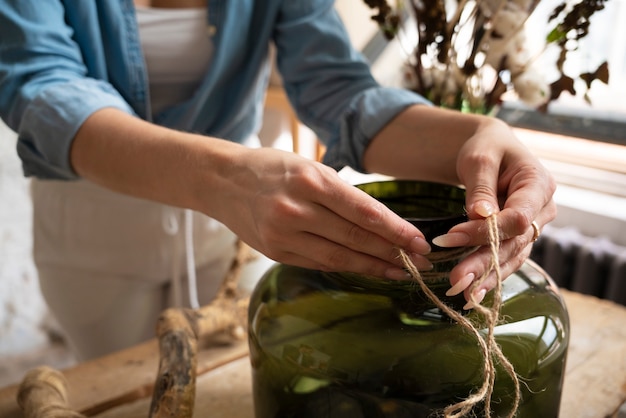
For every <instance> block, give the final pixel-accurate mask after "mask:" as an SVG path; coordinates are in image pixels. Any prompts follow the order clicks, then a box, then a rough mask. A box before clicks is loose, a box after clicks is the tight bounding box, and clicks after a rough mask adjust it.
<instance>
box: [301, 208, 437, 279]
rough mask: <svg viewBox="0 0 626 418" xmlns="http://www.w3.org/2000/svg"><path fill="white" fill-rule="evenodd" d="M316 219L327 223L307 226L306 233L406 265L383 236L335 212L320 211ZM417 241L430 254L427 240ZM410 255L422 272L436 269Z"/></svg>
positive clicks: (419, 258)
mask: <svg viewBox="0 0 626 418" xmlns="http://www.w3.org/2000/svg"><path fill="white" fill-rule="evenodd" d="M311 216H313V214H311ZM315 216H316V219H320V217H321V218H322V219H323V220H322V221H321V222H315V223H313V222H308V223H306V227H305V230H306V231H308V232H309V233H311V234H315V235H317V236H320V237H323V238H325V239H327V240H329V241H330V242H333V243H335V244H339V245H340V246H343V247H347V248H350V249H352V250H354V251H357V252H361V253H365V254H368V255H371V256H374V257H377V258H380V259H382V260H384V261H387V262H390V263H392V264H395V265H397V266H402V261H401V260H400V257H399V251H398V247H397V246H396V245H394V244H393V243H392V242H389V241H387V240H386V239H384V238H382V237H381V236H380V235H378V234H375V233H373V232H371V231H369V230H367V229H365V228H363V227H362V226H361V225H357V224H355V223H352V222H350V221H348V220H346V219H344V218H341V217H340V216H337V215H336V214H335V213H334V212H331V211H330V210H328V209H326V208H323V207H318V208H317V209H316V213H315ZM313 226H315V227H313ZM414 240H417V241H418V243H419V247H417V245H418V243H417V242H416V243H415V245H413V247H417V248H418V249H420V253H422V254H427V253H429V252H430V245H429V244H428V243H427V242H426V241H425V240H422V239H421V238H419V237H418V238H414ZM409 254H410V256H411V257H412V260H413V261H414V263H415V264H416V267H417V268H418V269H419V270H422V269H430V268H432V264H431V263H430V261H428V259H427V258H426V257H424V256H422V255H420V254H419V253H409Z"/></svg>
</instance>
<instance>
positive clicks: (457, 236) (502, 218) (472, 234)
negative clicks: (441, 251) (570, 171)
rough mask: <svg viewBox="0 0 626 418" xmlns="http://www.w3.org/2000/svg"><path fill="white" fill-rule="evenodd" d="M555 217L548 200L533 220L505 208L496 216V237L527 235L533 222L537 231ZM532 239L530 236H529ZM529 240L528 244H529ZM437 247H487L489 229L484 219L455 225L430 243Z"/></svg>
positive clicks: (514, 210) (552, 203)
mask: <svg viewBox="0 0 626 418" xmlns="http://www.w3.org/2000/svg"><path fill="white" fill-rule="evenodd" d="M555 216H556V204H555V202H554V201H553V200H550V201H549V202H548V203H547V204H546V205H545V206H544V207H543V208H542V210H541V211H540V212H539V213H538V214H537V216H536V217H535V218H534V219H529V218H528V217H527V216H526V215H525V214H524V212H520V211H518V210H517V209H510V208H505V209H503V210H502V211H501V212H499V213H498V215H497V221H498V231H499V232H498V236H499V238H500V240H501V241H505V240H508V239H512V238H514V237H516V236H518V235H522V234H525V233H527V232H528V231H529V230H530V229H531V228H532V227H531V224H532V222H535V223H536V224H537V226H538V227H539V230H540V231H541V229H542V228H543V226H544V225H546V224H547V223H549V222H550V221H552V220H553V219H554V218H555ZM530 237H531V238H532V234H531V235H530ZM530 241H532V239H531V240H529V241H528V242H529V243H530ZM432 242H433V243H434V244H435V245H437V246H439V247H462V246H475V245H487V244H488V243H489V228H488V226H487V222H486V221H485V220H484V219H475V220H470V221H467V222H464V223H462V224H459V225H455V226H454V227H452V228H450V230H449V231H448V232H447V233H446V234H444V235H440V236H438V237H435V238H434V239H433V241H432Z"/></svg>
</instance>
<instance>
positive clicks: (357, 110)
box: [324, 87, 430, 172]
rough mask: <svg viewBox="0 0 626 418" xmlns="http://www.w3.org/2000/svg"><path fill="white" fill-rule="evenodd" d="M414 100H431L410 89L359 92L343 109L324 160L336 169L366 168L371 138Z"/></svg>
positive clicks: (424, 101) (418, 101)
mask: <svg viewBox="0 0 626 418" xmlns="http://www.w3.org/2000/svg"><path fill="white" fill-rule="evenodd" d="M414 104H430V103H429V102H428V101H427V100H426V99H424V98H423V97H422V96H419V95H417V94H415V93H413V92H411V91H409V90H405V89H397V88H390V87H375V88H371V89H368V90H366V91H364V92H363V93H361V94H359V96H358V97H356V98H355V100H353V101H352V102H351V104H350V106H348V108H347V110H346V111H344V112H343V113H342V115H341V118H340V133H339V135H338V136H336V137H333V138H331V140H330V142H329V143H328V145H327V151H326V153H325V154H324V163H325V164H327V165H329V166H331V167H333V168H335V169H336V170H341V169H342V168H343V167H345V166H349V167H352V168H353V169H355V170H358V171H361V172H365V171H366V170H365V168H364V167H363V164H362V157H363V154H364V153H365V149H366V148H367V146H368V145H369V143H370V141H371V140H372V138H374V136H375V135H376V134H377V133H378V132H379V131H380V130H381V129H382V128H383V127H384V126H385V125H386V124H388V123H389V122H390V121H391V120H392V119H393V118H394V117H395V116H396V115H397V114H398V113H400V112H402V111H403V110H405V109H406V108H407V107H409V106H411V105H414ZM416 134H418V133H417V132H416Z"/></svg>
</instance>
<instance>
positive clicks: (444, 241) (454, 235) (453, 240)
mask: <svg viewBox="0 0 626 418" xmlns="http://www.w3.org/2000/svg"><path fill="white" fill-rule="evenodd" d="M469 242H470V237H469V235H467V234H466V233H464V232H451V233H449V234H444V235H439V236H438V237H435V238H434V239H433V244H435V245H437V246H439V247H463V246H464V245H467V244H469Z"/></svg>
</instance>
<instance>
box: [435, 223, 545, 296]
mask: <svg viewBox="0 0 626 418" xmlns="http://www.w3.org/2000/svg"><path fill="white" fill-rule="evenodd" d="M532 234H533V231H529V232H528V233H527V234H524V235H521V236H516V237H515V238H512V239H508V240H505V241H503V242H502V243H501V245H500V249H499V251H498V261H499V265H500V272H501V277H502V279H504V278H506V277H508V276H509V275H510V274H512V273H513V272H515V271H516V270H517V269H518V268H519V267H521V265H522V264H523V263H524V261H525V260H526V259H527V258H528V256H529V255H530V251H531V248H532V246H531V245H529V243H530V240H531V239H532ZM492 260H493V254H492V251H491V248H489V247H488V246H483V247H481V248H479V249H478V250H477V251H475V252H474V253H472V254H471V255H469V256H468V257H466V258H465V259H464V260H462V261H461V262H460V263H459V264H458V265H457V266H455V268H454V269H453V270H452V271H451V272H450V284H451V288H450V289H449V290H448V292H447V293H446V294H447V295H448V296H454V295H457V294H459V293H461V292H464V293H465V295H466V299H467V300H468V301H469V291H470V290H472V288H471V286H472V285H473V283H474V282H476V281H478V280H481V279H482V278H483V275H485V274H486V273H487V274H489V276H488V277H486V278H485V279H484V281H483V282H482V284H481V285H480V286H479V287H477V288H476V289H473V292H474V294H475V296H477V293H478V292H480V291H481V290H485V291H486V292H487V291H489V290H491V289H493V288H494V287H495V285H496V281H495V280H496V279H495V278H496V276H495V273H493V272H490V270H491V269H492V267H493V266H492Z"/></svg>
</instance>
